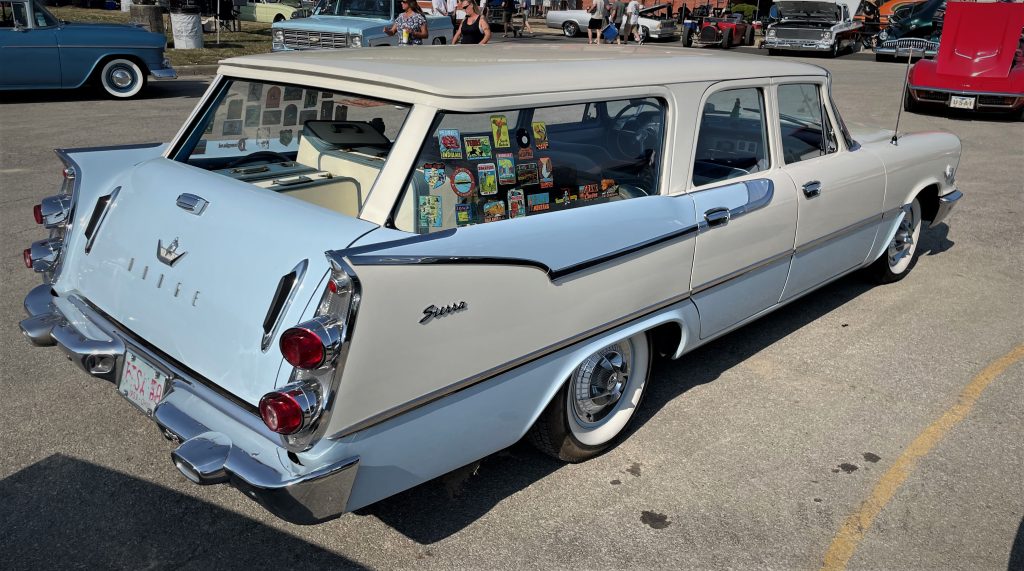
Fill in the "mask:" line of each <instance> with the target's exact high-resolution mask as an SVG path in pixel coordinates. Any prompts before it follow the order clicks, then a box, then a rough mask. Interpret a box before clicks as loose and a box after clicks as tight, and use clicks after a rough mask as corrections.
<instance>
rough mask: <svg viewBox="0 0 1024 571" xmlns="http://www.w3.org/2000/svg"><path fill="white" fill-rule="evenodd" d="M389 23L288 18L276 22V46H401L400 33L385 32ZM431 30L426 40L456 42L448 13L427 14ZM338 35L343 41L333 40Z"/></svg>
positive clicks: (278, 48) (340, 18) (344, 18)
mask: <svg viewBox="0 0 1024 571" xmlns="http://www.w3.org/2000/svg"><path fill="white" fill-rule="evenodd" d="M389 25H391V20H387V19H384V18H360V17H354V16H329V15H315V16H310V17H308V18H296V19H292V20H285V21H283V22H278V23H276V24H274V25H273V38H274V43H273V50H274V51H275V52H276V51H287V50H301V49H323V48H324V47H327V48H332V47H339V48H340V47H378V46H397V45H398V42H399V38H398V36H397V35H395V36H389V35H387V34H386V33H384V28H385V27H386V26H389ZM427 31H428V33H429V34H430V35H429V36H428V37H427V38H426V39H425V40H423V43H424V44H435V43H443V44H450V43H451V42H452V33H453V28H452V22H451V19H449V18H448V17H447V16H427ZM339 36H340V37H339ZM293 38H294V40H293ZM313 38H316V39H313ZM328 38H330V42H329V41H328ZM335 38H338V40H337V41H339V42H342V43H339V44H335V43H333V42H334V39H335Z"/></svg>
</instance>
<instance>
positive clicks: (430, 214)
mask: <svg viewBox="0 0 1024 571" xmlns="http://www.w3.org/2000/svg"><path fill="white" fill-rule="evenodd" d="M431 226H433V227H434V228H440V227H441V197H440V196H434V195H430V196H421V197H420V228H429V227H431Z"/></svg>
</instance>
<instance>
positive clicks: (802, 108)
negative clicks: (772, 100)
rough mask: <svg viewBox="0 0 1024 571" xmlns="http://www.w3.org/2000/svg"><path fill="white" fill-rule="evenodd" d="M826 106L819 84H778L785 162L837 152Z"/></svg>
mask: <svg viewBox="0 0 1024 571" xmlns="http://www.w3.org/2000/svg"><path fill="white" fill-rule="evenodd" d="M824 109H825V108H824V106H823V105H822V102H821V89H820V88H819V86H818V85H817V84H814V83H796V84H791V85H780V86H779V125H780V131H781V134H782V155H783V157H784V158H785V160H786V164H790V163H795V162H799V161H805V160H807V159H813V158H816V157H820V156H822V155H827V154H829V153H832V152H835V150H836V141H835V135H834V131H833V130H832V129H831V128H830V127H829V124H828V118H827V116H825V115H824Z"/></svg>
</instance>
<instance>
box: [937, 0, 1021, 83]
mask: <svg viewBox="0 0 1024 571" xmlns="http://www.w3.org/2000/svg"><path fill="white" fill-rule="evenodd" d="M1021 28H1024V4H1019V3H1014V4H1009V3H1002V2H1000V3H995V4H976V3H966V2H950V3H949V5H948V7H947V11H946V17H945V25H944V26H943V30H942V43H941V45H940V47H939V55H938V57H937V58H936V66H935V71H936V73H938V74H941V75H951V76H956V77H964V78H1006V77H1008V76H1009V75H1010V70H1011V68H1012V67H1013V62H1014V56H1015V54H1016V51H1017V48H1018V46H1019V43H1020V37H1021Z"/></svg>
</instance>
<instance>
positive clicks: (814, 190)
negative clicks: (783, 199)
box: [804, 180, 821, 198]
mask: <svg viewBox="0 0 1024 571" xmlns="http://www.w3.org/2000/svg"><path fill="white" fill-rule="evenodd" d="M819 194H821V181H819V180H812V181H811V182H805V183H804V196H806V197H807V198H814V197H815V196H818V195H819Z"/></svg>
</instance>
